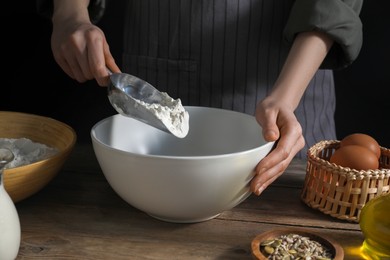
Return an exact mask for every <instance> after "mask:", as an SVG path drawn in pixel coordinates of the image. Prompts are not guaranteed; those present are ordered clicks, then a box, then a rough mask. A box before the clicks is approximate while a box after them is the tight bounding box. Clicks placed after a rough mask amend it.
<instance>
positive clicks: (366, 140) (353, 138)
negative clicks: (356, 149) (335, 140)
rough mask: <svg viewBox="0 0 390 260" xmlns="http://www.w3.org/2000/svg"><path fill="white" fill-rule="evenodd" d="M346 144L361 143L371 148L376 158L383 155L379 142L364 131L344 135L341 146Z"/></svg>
mask: <svg viewBox="0 0 390 260" xmlns="http://www.w3.org/2000/svg"><path fill="white" fill-rule="evenodd" d="M346 145H360V146H363V147H365V148H367V149H369V150H371V151H372V152H373V153H374V154H375V155H376V158H379V157H380V155H381V148H380V146H379V144H378V142H377V141H376V140H375V139H374V138H373V137H371V136H369V135H367V134H362V133H355V134H350V135H347V136H346V137H344V138H343V139H342V140H341V142H340V147H343V146H346Z"/></svg>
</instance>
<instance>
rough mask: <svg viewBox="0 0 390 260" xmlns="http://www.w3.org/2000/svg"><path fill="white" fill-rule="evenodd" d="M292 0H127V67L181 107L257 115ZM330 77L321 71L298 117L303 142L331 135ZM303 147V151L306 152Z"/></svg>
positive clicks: (281, 51) (280, 52)
mask: <svg viewBox="0 0 390 260" xmlns="http://www.w3.org/2000/svg"><path fill="white" fill-rule="evenodd" d="M292 4H293V1H292V0H274V1H268V0H213V1H212V0H160V1H154V0H130V1H129V5H128V9H127V10H126V11H125V13H126V25H125V42H124V54H123V69H124V71H126V72H128V73H131V74H134V75H136V76H138V77H140V78H143V79H145V80H147V81H148V82H150V83H151V84H152V85H154V86H156V87H157V88H158V89H159V90H160V91H164V92H167V93H168V94H169V95H170V96H172V97H173V98H180V99H181V101H182V103H183V104H184V105H199V106H211V107H220V108H224V109H231V110H236V111H239V112H245V113H248V114H251V115H254V113H255V108H256V104H257V103H258V102H259V101H260V100H261V99H263V98H264V97H265V96H266V95H267V93H268V91H269V90H270V88H271V87H272V85H273V83H274V82H275V80H276V78H277V76H278V74H279V71H280V70H281V68H282V66H283V62H284V60H285V58H286V56H287V54H288V50H289V47H290V46H288V45H286V43H285V42H284V41H283V28H284V26H285V23H286V21H287V18H288V15H289V11H290V8H291V6H292ZM334 109H335V92H334V83H333V74H332V71H329V70H320V71H318V73H317V74H316V75H315V77H314V78H313V80H312V81H311V82H310V85H309V87H308V89H307V91H306V92H305V94H304V96H303V98H302V100H301V103H300V105H299V107H298V108H297V110H296V115H297V117H298V120H299V121H300V123H301V125H302V128H303V132H304V136H305V139H306V149H307V147H309V146H311V145H313V144H314V143H316V142H318V141H319V140H324V139H335V138H336V134H335V126H334V118H333V114H334ZM306 149H303V150H302V151H301V153H300V156H301V157H304V156H305V154H306Z"/></svg>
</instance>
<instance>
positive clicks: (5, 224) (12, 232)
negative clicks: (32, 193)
mask: <svg viewBox="0 0 390 260" xmlns="http://www.w3.org/2000/svg"><path fill="white" fill-rule="evenodd" d="M13 158H14V156H13V154H12V152H11V151H10V150H8V149H4V148H0V259H1V260H14V259H15V258H16V257H17V255H18V252H19V247H20V237H21V232H20V222H19V216H18V213H17V211H16V207H15V204H14V202H13V201H12V199H11V197H10V196H9V195H8V193H7V191H6V190H5V188H4V183H3V169H4V167H5V165H6V164H7V163H9V162H10V161H12V160H13Z"/></svg>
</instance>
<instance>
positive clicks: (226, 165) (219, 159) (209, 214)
mask: <svg viewBox="0 0 390 260" xmlns="http://www.w3.org/2000/svg"><path fill="white" fill-rule="evenodd" d="M185 108H186V110H187V111H188V113H189V116H190V120H189V126H190V130H189V133H188V135H187V136H186V137H185V138H182V139H181V138H177V137H175V136H173V135H170V134H167V133H165V132H163V131H161V130H158V129H156V128H153V127H151V126H149V125H147V124H144V123H142V122H140V121H137V120H135V119H132V118H128V117H124V116H122V115H119V114H117V115H114V116H111V117H108V118H105V119H103V120H102V121H100V122H98V123H97V124H96V125H94V126H93V127H92V130H91V138H92V144H93V148H94V152H95V155H96V158H97V160H98V162H99V164H100V167H101V169H102V171H103V173H104V175H105V177H106V179H107V181H108V182H109V184H110V185H111V187H112V188H113V189H114V191H115V192H116V193H117V194H118V195H119V196H120V197H122V198H123V199H124V200H125V201H127V202H128V203H129V204H130V205H132V206H134V207H136V208H138V209H139V210H141V211H144V212H146V213H147V214H149V215H151V216H153V217H155V218H157V219H160V220H164V221H168V222H176V223H191V222H200V221H205V220H208V219H211V218H214V217H216V216H218V215H219V214H220V213H221V212H223V211H225V210H229V209H232V208H233V207H235V206H236V205H238V204H239V203H241V202H242V201H243V200H245V199H246V198H247V197H248V196H249V195H250V194H251V192H250V189H249V183H250V181H251V179H252V177H253V176H254V168H255V167H256V165H257V163H258V162H259V161H260V160H261V159H262V158H263V157H265V156H266V155H267V153H268V152H269V151H270V150H271V148H272V145H273V142H268V143H267V142H265V141H264V139H263V137H262V134H261V128H260V126H259V125H258V123H257V122H256V120H255V118H254V117H253V116H250V115H247V114H243V113H238V112H234V111H230V110H223V109H216V108H207V107H185Z"/></svg>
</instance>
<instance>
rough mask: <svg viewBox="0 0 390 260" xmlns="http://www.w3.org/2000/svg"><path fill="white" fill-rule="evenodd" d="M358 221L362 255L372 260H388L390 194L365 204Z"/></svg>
mask: <svg viewBox="0 0 390 260" xmlns="http://www.w3.org/2000/svg"><path fill="white" fill-rule="evenodd" d="M359 219H360V220H359V225H360V229H361V230H362V232H363V235H364V242H363V246H362V253H363V255H364V256H365V257H366V258H367V259H373V260H376V259H380V260H382V259H390V193H388V194H386V195H381V196H378V197H376V198H374V199H372V200H370V201H369V202H367V203H366V205H365V206H364V207H363V208H362V211H361V212H360V218H359Z"/></svg>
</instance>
